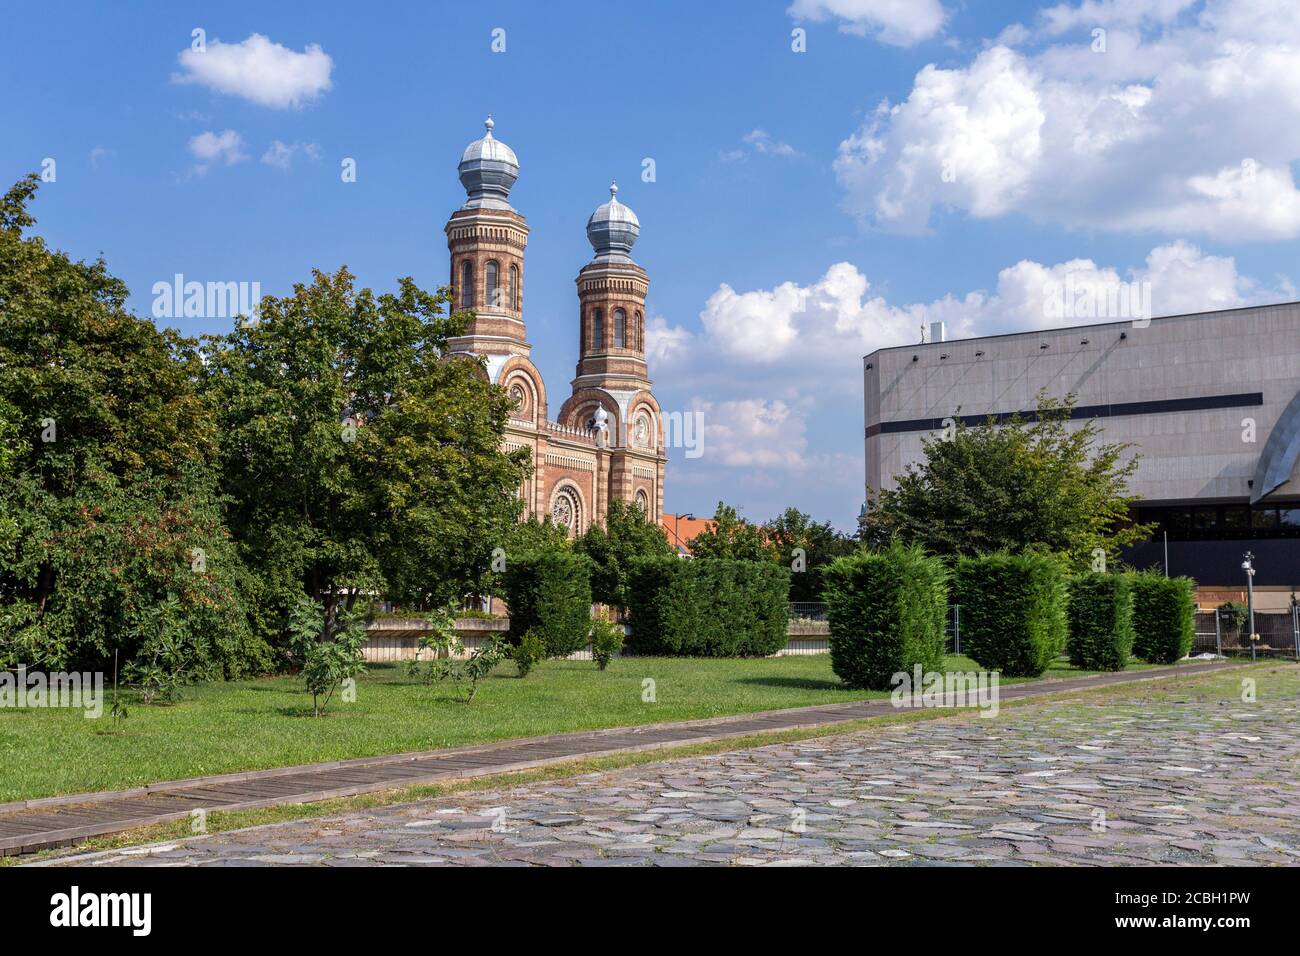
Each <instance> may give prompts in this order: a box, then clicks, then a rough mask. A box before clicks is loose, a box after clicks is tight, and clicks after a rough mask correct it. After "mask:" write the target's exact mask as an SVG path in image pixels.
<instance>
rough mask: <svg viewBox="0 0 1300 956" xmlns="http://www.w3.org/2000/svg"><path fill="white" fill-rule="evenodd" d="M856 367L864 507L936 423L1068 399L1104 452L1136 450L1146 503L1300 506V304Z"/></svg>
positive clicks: (989, 343)
mask: <svg viewBox="0 0 1300 956" xmlns="http://www.w3.org/2000/svg"><path fill="white" fill-rule="evenodd" d="M863 364H864V371H863V382H864V396H865V419H866V439H865V440H866V489H867V494H868V496H870V495H871V493H872V491H873V490H875V489H882V488H890V487H893V486H894V484H895V476H896V475H898V474H900V473H901V472H903V471H904V469H906V467H907V466H908V465H909V464H910V463H912V462H915V461H918V460H920V459H921V457H922V446H921V442H922V439H923V438H924V437H925V436H927V435H933V434H936V432H937V431H938V430H939V429H940V428H941V427H942V423H943V419H945V418H949V417H955V416H962V417H964V418H966V419H967V420H968V421H971V420H982V419H983V418H984V417H985V416H987V415H990V414H1003V413H1010V412H1017V411H1025V410H1030V409H1033V408H1034V407H1035V404H1036V396H1037V394H1038V393H1039V391H1040V390H1042V391H1045V392H1046V393H1047V394H1049V395H1052V396H1056V397H1063V396H1065V395H1067V394H1069V393H1074V394H1075V395H1076V396H1077V399H1078V403H1079V405H1080V406H1084V407H1086V408H1085V409H1084V411H1085V412H1086V413H1087V414H1088V416H1089V417H1091V416H1093V415H1095V416H1096V417H1097V420H1098V421H1099V423H1100V424H1101V425H1102V427H1103V429H1104V431H1105V436H1106V439H1107V440H1108V441H1119V442H1131V443H1133V444H1134V446H1135V452H1137V453H1138V454H1139V455H1140V463H1139V466H1138V470H1137V472H1136V474H1135V476H1134V478H1133V480H1132V481H1131V484H1130V488H1131V490H1132V491H1133V492H1134V493H1135V494H1136V495H1138V496H1139V497H1140V498H1142V499H1143V503H1144V504H1150V505H1189V506H1191V505H1206V504H1239V505H1243V506H1244V505H1247V504H1250V503H1252V499H1254V503H1255V504H1256V506H1268V505H1277V506H1280V507H1284V508H1285V507H1287V506H1290V507H1292V508H1297V507H1300V464H1297V462H1296V460H1295V454H1296V452H1297V451H1298V450H1300V448H1297V444H1300V442H1298V441H1297V439H1296V438H1295V437H1294V436H1295V435H1297V434H1300V421H1295V420H1293V419H1297V418H1300V402H1298V401H1296V398H1297V395H1298V394H1300V303H1286V304H1281V305H1270V306H1258V307H1252V308H1244V309H1231V310H1227V311H1221V312H1206V313H1198V314H1194V315H1179V316H1170V317H1167V318H1157V319H1151V320H1148V321H1147V322H1145V323H1143V322H1140V321H1133V320H1125V321H1122V322H1111V323H1105V324H1095V325H1086V326H1078V327H1073V328H1063V329H1052V330H1047V331H1035V332H1024V333H1017V334H1012V335H997V336H987V337H982V338H973V339H963V340H954V341H946V342H928V343H925V344H918V345H914V346H902V347H895V348H888V349H880V350H878V351H876V352H873V353H871V354H870V355H868V356H866V357H865V358H864V360H863ZM1288 408H1290V411H1289V412H1288ZM1279 422H1281V425H1280V427H1278V428H1277V431H1278V434H1277V436H1276V437H1273V440H1272V441H1271V442H1270V437H1272V436H1273V432H1274V430H1275V426H1279ZM1081 423H1082V421H1080V424H1081ZM1288 464H1289V467H1287V465H1288ZM1279 472H1280V473H1281V474H1283V475H1285V476H1287V477H1286V478H1285V480H1283V481H1282V483H1281V484H1280V485H1278V486H1277V487H1276V488H1272V489H1271V490H1270V489H1269V488H1265V487H1256V485H1257V483H1258V485H1261V486H1262V485H1266V484H1267V485H1271V484H1273V483H1274V482H1276V481H1277V476H1278V475H1279ZM1283 518H1284V520H1285V518H1286V516H1285V515H1284V516H1283ZM1243 537H1246V538H1249V537H1250V535H1245V536H1243ZM1293 577H1300V570H1298V571H1297V572H1296V573H1295V574H1294V575H1293ZM1279 583H1280V582H1279Z"/></svg>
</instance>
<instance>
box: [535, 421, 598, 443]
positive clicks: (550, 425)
mask: <svg viewBox="0 0 1300 956" xmlns="http://www.w3.org/2000/svg"><path fill="white" fill-rule="evenodd" d="M546 431H547V432H549V433H550V434H552V435H558V436H560V437H563V438H568V439H571V440H574V441H580V442H582V443H583V444H586V445H595V444H596V436H595V435H594V434H593V433H592V431H591V429H589V428H583V427H581V426H578V425H561V424H560V423H559V422H547V423H546Z"/></svg>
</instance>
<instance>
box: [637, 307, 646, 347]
mask: <svg viewBox="0 0 1300 956" xmlns="http://www.w3.org/2000/svg"><path fill="white" fill-rule="evenodd" d="M636 350H637V351H638V352H644V351H645V325H644V323H642V321H641V313H640V312H637V314H636Z"/></svg>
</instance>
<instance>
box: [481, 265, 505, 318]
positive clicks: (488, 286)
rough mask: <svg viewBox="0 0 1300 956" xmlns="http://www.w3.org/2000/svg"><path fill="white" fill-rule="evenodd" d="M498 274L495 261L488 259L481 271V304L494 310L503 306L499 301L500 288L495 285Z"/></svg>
mask: <svg viewBox="0 0 1300 956" xmlns="http://www.w3.org/2000/svg"><path fill="white" fill-rule="evenodd" d="M498 272H499V268H498V266H497V263H496V260H495V259H489V260H488V264H487V266H486V267H485V268H484V269H483V304H484V305H489V306H491V307H492V308H494V309H499V308H501V306H502V305H503V304H504V303H502V301H501V287H500V286H499V285H498V284H497V273H498Z"/></svg>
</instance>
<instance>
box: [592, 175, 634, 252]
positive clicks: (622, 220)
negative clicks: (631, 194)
mask: <svg viewBox="0 0 1300 956" xmlns="http://www.w3.org/2000/svg"><path fill="white" fill-rule="evenodd" d="M640 234H641V222H640V220H638V219H637V218H636V213H634V212H633V211H632V210H631V209H629V208H628V207H627V206H625V205H623V204H622V203H621V202H619V201H618V183H610V184H609V202H605V203H601V204H600V205H599V206H597V207H596V211H595V212H593V213H592V214H591V218H590V219H588V220H587V240H588V241H589V242H590V243H591V248H593V249H595V250H596V258H597V259H631V256H630V255H628V253H630V252H631V251H632V247H633V246H634V245H636V239H637V236H638V235H640Z"/></svg>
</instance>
